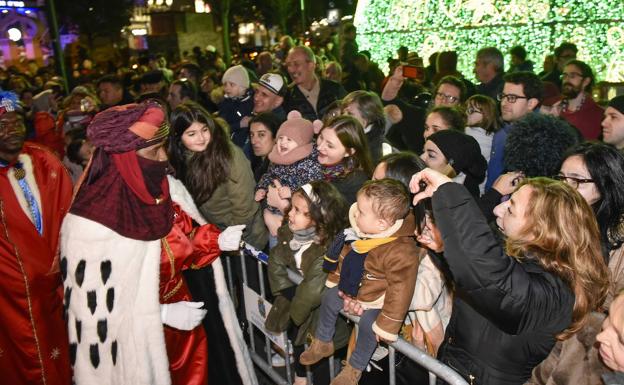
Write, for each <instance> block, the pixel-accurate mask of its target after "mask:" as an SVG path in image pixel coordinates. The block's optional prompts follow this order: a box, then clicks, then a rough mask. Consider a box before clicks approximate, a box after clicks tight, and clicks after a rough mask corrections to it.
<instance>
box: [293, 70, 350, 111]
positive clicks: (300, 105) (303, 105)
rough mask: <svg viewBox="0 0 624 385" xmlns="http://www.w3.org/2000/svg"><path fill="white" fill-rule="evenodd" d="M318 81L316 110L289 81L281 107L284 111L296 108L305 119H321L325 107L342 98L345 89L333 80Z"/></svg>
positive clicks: (345, 92)
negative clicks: (318, 89)
mask: <svg viewBox="0 0 624 385" xmlns="http://www.w3.org/2000/svg"><path fill="white" fill-rule="evenodd" d="M319 82H321V83H320V87H321V89H320V91H319V96H318V101H317V103H316V111H315V110H314V108H313V107H312V105H311V104H310V102H308V99H307V98H306V97H305V96H304V95H303V93H302V92H301V90H299V87H297V85H296V84H295V83H291V84H290V85H289V86H288V91H287V92H286V96H285V97H284V104H283V107H284V110H286V113H288V112H290V111H292V110H297V111H299V112H300V113H301V116H303V117H304V118H305V119H308V120H315V119H322V118H323V114H324V113H325V110H326V109H327V107H328V106H329V105H330V104H332V103H333V102H334V101H336V100H340V99H342V98H344V97H345V95H346V94H347V91H345V89H344V88H343V87H342V85H340V84H338V83H336V82H334V81H331V80H327V79H319Z"/></svg>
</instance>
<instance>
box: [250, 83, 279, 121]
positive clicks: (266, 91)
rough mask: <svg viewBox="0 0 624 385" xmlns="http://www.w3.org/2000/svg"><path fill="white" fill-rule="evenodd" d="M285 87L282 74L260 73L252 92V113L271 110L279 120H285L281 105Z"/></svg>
mask: <svg viewBox="0 0 624 385" xmlns="http://www.w3.org/2000/svg"><path fill="white" fill-rule="evenodd" d="M286 88H287V87H286V81H285V80H284V77H283V76H282V75H280V74H276V73H266V74H264V75H262V77H260V81H259V82H258V86H257V87H256V91H255V93H254V98H253V101H254V107H253V113H254V115H257V114H260V113H262V112H272V113H273V114H274V115H275V116H277V118H278V119H280V120H281V121H284V120H286V112H285V111H284V108H283V107H282V105H283V104H284V95H285V94H286Z"/></svg>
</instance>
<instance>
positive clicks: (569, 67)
mask: <svg viewBox="0 0 624 385" xmlns="http://www.w3.org/2000/svg"><path fill="white" fill-rule="evenodd" d="M593 85H594V73H593V71H592V69H591V67H589V66H588V65H587V64H586V63H584V62H582V61H580V60H576V59H573V60H570V61H568V62H567V63H566V65H565V67H563V73H562V74H561V94H562V96H563V99H562V100H561V103H560V105H559V107H560V111H561V113H560V116H561V117H562V118H563V119H565V120H566V121H568V123H570V124H571V125H573V126H574V127H576V128H578V129H579V131H580V132H581V134H582V135H583V138H585V139H586V140H596V139H598V137H599V136H600V133H601V130H602V129H601V126H600V122H601V121H602V118H603V115H604V110H603V109H602V107H600V106H599V105H598V104H596V102H595V101H594V99H592V94H591V91H592V87H593Z"/></svg>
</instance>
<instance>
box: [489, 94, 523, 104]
mask: <svg viewBox="0 0 624 385" xmlns="http://www.w3.org/2000/svg"><path fill="white" fill-rule="evenodd" d="M496 99H498V101H499V102H502V101H503V100H507V101H508V102H509V103H511V104H514V103H515V102H517V101H518V99H528V97H526V96H520V95H514V94H503V93H500V94H498V95H497V96H496Z"/></svg>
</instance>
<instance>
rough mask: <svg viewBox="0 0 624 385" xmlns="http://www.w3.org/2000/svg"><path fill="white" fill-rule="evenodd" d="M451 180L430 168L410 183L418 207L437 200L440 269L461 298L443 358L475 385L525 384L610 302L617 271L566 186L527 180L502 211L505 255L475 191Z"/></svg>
mask: <svg viewBox="0 0 624 385" xmlns="http://www.w3.org/2000/svg"><path fill="white" fill-rule="evenodd" d="M421 182H424V183H425V187H424V188H423V187H421V184H422V183H421ZM449 182H451V180H450V179H449V178H448V177H446V176H444V175H442V174H440V173H438V172H436V171H433V170H431V169H426V170H423V171H421V172H420V173H418V174H416V175H415V176H414V178H412V182H411V184H410V187H411V189H412V192H415V193H416V192H417V194H416V195H415V198H414V199H415V201H420V200H421V199H424V198H427V197H432V207H433V213H434V217H435V219H436V225H437V227H438V228H439V230H440V233H441V235H442V238H443V239H444V256H443V259H444V261H440V262H445V263H446V264H447V265H448V269H449V271H450V273H451V275H452V277H453V283H454V287H455V292H456V295H455V297H454V299H453V312H452V315H451V320H450V323H449V325H448V327H447V329H446V332H445V340H444V342H443V344H442V346H441V347H440V350H439V352H438V359H440V360H441V361H443V362H445V363H446V364H448V365H450V366H451V367H453V368H454V369H455V370H456V371H457V372H458V373H459V374H461V375H462V376H463V377H464V378H465V379H466V380H467V381H472V382H475V381H476V382H478V383H480V384H519V383H524V382H525V381H526V380H527V379H528V378H529V377H530V375H531V370H532V369H533V367H535V366H536V365H537V364H538V363H540V362H541V361H542V360H543V359H544V358H545V357H546V356H547V355H548V353H549V352H550V350H551V349H552V347H553V346H554V344H555V342H556V341H557V340H563V339H566V338H568V337H570V335H572V333H574V332H576V331H577V330H579V329H580V328H581V327H582V326H583V325H584V324H585V322H586V319H587V315H588V314H589V312H590V311H591V310H593V309H596V308H597V307H598V306H600V304H601V303H602V301H603V300H604V298H605V295H606V292H607V285H608V276H609V273H608V270H607V267H606V265H605V263H604V259H603V257H602V253H601V250H600V242H599V231H598V225H597V224H596V220H595V218H594V214H593V212H592V210H591V208H590V207H589V205H588V204H587V202H586V201H585V200H584V199H583V197H581V196H580V194H578V193H577V192H576V191H575V190H574V189H573V188H571V187H570V186H568V185H567V184H565V183H561V182H557V181H553V180H551V179H546V178H534V179H528V180H525V181H524V182H523V183H521V185H520V186H519V187H518V189H517V190H516V191H515V192H514V193H513V194H512V196H511V199H509V200H508V201H505V202H503V203H501V204H500V205H498V206H497V207H496V209H495V214H496V216H497V220H496V223H497V225H498V227H499V228H500V230H501V231H502V232H503V234H504V235H505V236H506V241H505V245H504V247H502V246H501V245H500V244H499V241H498V240H497V238H496V236H495V234H494V232H493V230H491V229H490V227H489V226H488V224H487V222H486V221H485V218H484V217H483V214H482V213H481V211H480V210H479V207H478V205H477V204H476V202H475V201H474V199H473V198H472V197H471V196H470V194H469V193H468V192H467V191H466V189H465V188H464V187H462V186H460V185H458V184H456V183H449ZM475 330H479V331H480V332H479V333H475V332H474V331H475ZM484 346H487V349H484V348H483V347H484Z"/></svg>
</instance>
